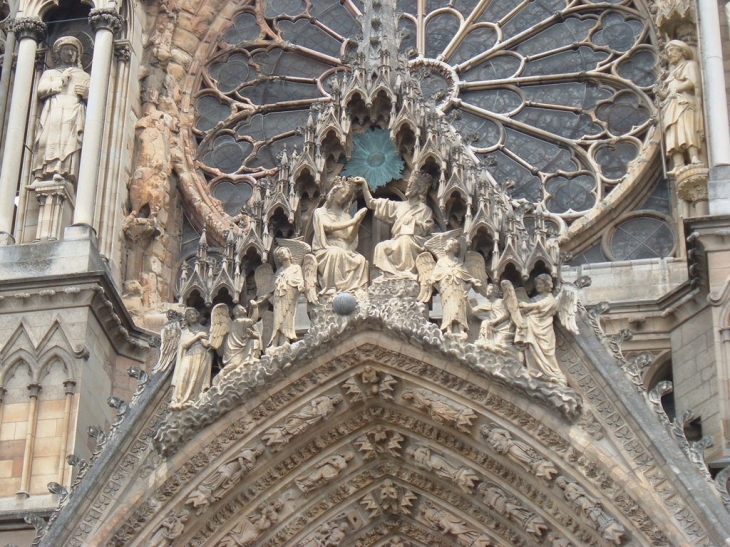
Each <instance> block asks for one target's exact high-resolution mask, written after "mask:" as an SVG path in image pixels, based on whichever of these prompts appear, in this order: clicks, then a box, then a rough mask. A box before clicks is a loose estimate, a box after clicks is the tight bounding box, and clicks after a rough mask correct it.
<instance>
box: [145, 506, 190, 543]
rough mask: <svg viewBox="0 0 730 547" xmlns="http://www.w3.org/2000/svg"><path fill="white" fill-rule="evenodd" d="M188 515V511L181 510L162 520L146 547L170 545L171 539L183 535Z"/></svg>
mask: <svg viewBox="0 0 730 547" xmlns="http://www.w3.org/2000/svg"><path fill="white" fill-rule="evenodd" d="M188 516H189V513H188V512H187V511H185V510H183V511H180V512H179V513H173V514H171V515H170V516H169V517H167V518H166V519H165V520H163V521H162V524H160V527H159V528H158V529H157V530H156V531H155V533H154V534H153V535H152V537H151V538H150V540H149V543H147V547H170V545H172V542H173V541H175V540H176V539H177V538H179V537H180V536H181V535H183V532H184V531H185V523H186V522H187V521H188Z"/></svg>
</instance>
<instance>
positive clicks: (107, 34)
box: [71, 8, 122, 237]
mask: <svg viewBox="0 0 730 547" xmlns="http://www.w3.org/2000/svg"><path fill="white" fill-rule="evenodd" d="M89 25H91V28H92V29H93V30H94V32H95V33H96V34H95V36H94V57H93V61H92V65H91V85H90V87H89V101H88V104H87V107H86V123H85V125H84V141H83V147H82V149H81V166H80V168H79V178H78V184H77V187H76V207H75V209H74V218H73V223H74V226H85V227H88V229H90V230H92V232H91V233H93V228H92V224H93V221H94V201H95V200H96V196H97V188H96V184H97V181H98V179H99V162H100V159H101V145H102V141H103V137H104V113H105V111H106V100H107V93H108V92H109V79H110V75H111V64H112V55H113V53H114V33H116V32H117V31H118V30H119V29H120V28H121V26H122V17H121V16H120V15H119V14H118V13H117V11H116V10H115V9H114V8H101V9H93V10H91V13H90V14H89ZM74 226H72V227H71V228H73V227H74ZM89 237H90V233H89Z"/></svg>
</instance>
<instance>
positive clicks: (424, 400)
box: [403, 389, 477, 433]
mask: <svg viewBox="0 0 730 547" xmlns="http://www.w3.org/2000/svg"><path fill="white" fill-rule="evenodd" d="M403 399H405V400H406V401H409V402H410V403H411V404H412V405H413V406H415V407H416V408H418V409H420V410H425V411H427V412H428V414H429V415H430V416H431V419H432V420H433V421H435V422H436V423H439V424H452V425H454V427H456V429H458V430H459V431H463V432H465V433H468V432H469V430H470V429H471V424H472V422H473V421H474V420H475V419H476V417H477V415H476V413H475V412H474V411H473V410H471V409H470V408H466V407H462V406H457V405H456V404H453V403H449V402H446V401H444V400H443V399H442V398H440V397H437V396H436V395H435V394H434V393H431V392H429V391H426V390H425V389H414V390H407V391H404V392H403Z"/></svg>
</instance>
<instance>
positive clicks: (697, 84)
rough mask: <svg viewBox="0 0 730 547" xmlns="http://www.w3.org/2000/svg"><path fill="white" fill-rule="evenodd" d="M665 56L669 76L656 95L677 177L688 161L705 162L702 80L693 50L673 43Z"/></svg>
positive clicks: (667, 148)
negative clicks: (703, 149) (701, 152)
mask: <svg viewBox="0 0 730 547" xmlns="http://www.w3.org/2000/svg"><path fill="white" fill-rule="evenodd" d="M665 52H666V54H667V58H668V59H669V73H668V74H667V75H666V78H665V79H664V82H663V83H662V85H661V86H660V87H659V88H658V89H657V95H658V96H659V98H660V99H661V100H662V102H661V109H662V126H663V129H664V144H665V147H666V150H665V152H666V154H667V155H668V156H669V157H670V158H671V159H672V172H674V173H676V172H677V170H678V169H680V168H682V167H684V166H685V165H686V164H687V159H689V163H690V164H692V165H699V164H700V163H701V162H702V160H701V159H700V150H701V148H702V139H703V123H702V85H701V82H702V80H701V79H700V68H699V65H698V64H697V62H696V61H694V60H693V57H694V54H693V51H692V48H691V47H690V46H688V45H687V44H686V43H684V42H682V41H681V40H671V41H670V42H669V43H667V45H666V47H665Z"/></svg>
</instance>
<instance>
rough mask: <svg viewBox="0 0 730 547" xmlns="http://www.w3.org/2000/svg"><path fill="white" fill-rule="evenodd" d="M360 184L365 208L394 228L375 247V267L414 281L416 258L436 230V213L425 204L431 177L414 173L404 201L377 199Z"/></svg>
mask: <svg viewBox="0 0 730 547" xmlns="http://www.w3.org/2000/svg"><path fill="white" fill-rule="evenodd" d="M359 182H360V185H361V186H362V194H363V198H364V199H365V205H367V207H368V209H374V210H375V218H376V219H378V220H382V221H384V222H386V223H388V224H390V225H391V233H390V235H391V238H390V239H388V240H387V241H383V242H381V243H378V244H377V245H376V246H375V252H374V254H373V265H375V267H377V268H378V269H380V270H381V271H382V272H383V273H384V274H385V275H389V276H391V277H396V278H409V279H415V277H416V275H415V273H416V257H418V255H419V254H420V253H422V252H423V250H424V247H423V244H424V243H425V241H426V236H428V235H429V234H431V232H432V231H433V228H434V223H433V211H431V208H430V207H429V206H428V205H426V195H427V194H428V190H429V189H430V188H431V176H430V175H428V174H427V173H421V172H420V171H414V172H413V174H412V175H411V177H410V179H409V180H408V187H407V188H406V200H405V201H392V200H390V199H376V198H374V197H373V196H372V194H371V193H370V189H369V188H368V184H367V182H366V181H365V179H359Z"/></svg>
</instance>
